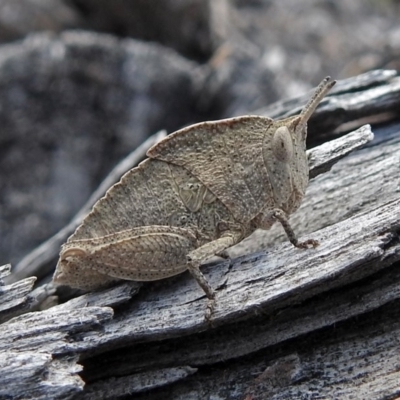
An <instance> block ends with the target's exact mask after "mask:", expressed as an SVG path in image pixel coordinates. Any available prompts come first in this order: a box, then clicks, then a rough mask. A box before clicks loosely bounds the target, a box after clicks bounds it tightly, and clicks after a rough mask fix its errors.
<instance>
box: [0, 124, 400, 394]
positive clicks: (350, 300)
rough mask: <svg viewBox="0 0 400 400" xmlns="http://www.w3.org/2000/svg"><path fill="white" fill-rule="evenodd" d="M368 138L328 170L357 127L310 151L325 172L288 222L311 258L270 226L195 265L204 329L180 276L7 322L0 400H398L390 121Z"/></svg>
mask: <svg viewBox="0 0 400 400" xmlns="http://www.w3.org/2000/svg"><path fill="white" fill-rule="evenodd" d="M375 133H376V138H375V140H374V141H373V142H372V143H371V144H369V145H368V146H367V147H366V148H365V149H363V150H360V151H357V152H355V153H353V154H351V155H349V156H347V157H345V158H344V159H342V160H341V161H339V162H338V163H337V164H336V165H334V166H333V167H332V164H333V160H336V161H337V159H339V158H341V157H342V155H343V151H344V153H346V154H347V150H346V146H348V144H349V143H351V146H353V148H357V147H358V146H359V145H360V143H361V141H362V140H363V141H364V143H365V142H367V141H368V137H369V136H370V133H369V128H368V127H363V128H361V129H360V130H359V131H358V132H356V133H353V134H351V135H350V136H348V137H343V138H341V139H338V141H337V142H335V143H336V144H335V145H334V146H333V144H332V143H326V144H324V145H322V146H320V147H317V148H315V149H312V151H311V152H310V164H311V165H312V166H313V169H312V171H316V172H315V174H317V173H318V172H322V171H325V170H328V169H329V168H330V167H332V169H331V170H330V171H329V172H328V173H325V174H323V175H319V176H317V177H316V178H315V179H313V180H312V181H311V182H310V186H309V189H308V191H307V195H306V198H305V200H304V203H303V205H302V207H301V208H300V209H299V210H298V212H297V213H296V214H295V215H293V218H292V219H291V221H292V224H293V226H294V228H295V229H296V232H298V233H300V236H303V237H305V236H308V237H313V238H315V239H318V240H319V241H320V243H321V245H320V246H319V247H318V248H317V249H315V250H313V249H309V250H305V251H301V250H298V249H294V248H292V247H291V246H290V244H288V243H287V241H286V240H285V241H284V243H280V242H281V241H282V236H281V234H280V231H281V228H280V227H276V228H274V229H273V230H271V232H268V233H267V234H266V235H260V234H258V235H255V236H254V237H252V238H250V239H249V240H248V241H247V242H245V243H243V244H242V245H241V246H242V247H239V248H236V249H232V255H233V256H236V255H238V254H245V255H243V256H241V257H239V258H235V259H232V260H226V261H223V262H218V263H214V264H210V265H209V266H205V267H204V268H203V272H204V273H205V274H206V275H207V278H208V279H209V281H210V283H211V284H212V285H213V287H215V288H217V308H216V313H215V316H214V320H213V325H212V326H209V325H208V324H207V323H205V322H204V319H203V316H204V307H205V303H204V295H203V293H202V291H201V290H200V289H199V288H198V287H197V286H196V283H195V282H194V281H193V280H192V279H191V278H190V276H189V274H183V275H182V276H178V277H175V278H173V279H169V280H165V281H160V282H154V283H148V284H145V285H143V287H142V289H141V290H140V292H139V293H137V285H136V284H135V283H130V282H126V283H122V284H120V285H118V286H116V287H114V288H110V289H108V290H103V291H101V292H97V293H90V294H87V295H84V296H80V297H77V298H75V299H72V300H70V301H69V302H67V303H64V304H61V305H59V306H55V307H53V308H50V309H48V310H45V311H41V312H36V313H27V314H24V315H20V316H18V317H16V318H13V319H11V320H9V321H7V322H6V323H3V324H2V325H0V338H1V339H0V366H1V367H0V370H1V374H0V397H1V396H6V395H8V396H12V398H16V399H19V398H26V395H27V393H28V390H30V392H29V393H35V396H36V397H33V398H49V397H50V398H56V399H57V398H63V399H64V398H75V399H77V398H82V399H111V398H121V397H123V396H127V395H129V394H132V393H136V395H135V398H139V399H140V398H143V399H144V398H145V399H208V398H210V397H212V396H215V397H218V398H227V399H228V398H229V399H246V400H250V399H253V400H254V399H264V398H271V399H287V398H294V399H296V398H313V397H317V396H319V398H350V397H353V398H394V397H395V396H396V395H399V389H398V381H399V380H400V372H399V369H398V360H399V358H400V350H399V346H398V337H399V333H400V323H399V322H398V321H399V313H400V311H399V310H400V308H399V302H400V299H399V297H400V272H399V271H398V268H397V266H398V265H399V264H400V240H399V236H400V235H399V234H400V217H399V216H400V198H399V197H400V196H399V188H400V156H399V154H400V125H399V124H398V125H393V126H391V127H388V128H380V129H377V130H376V131H375ZM350 139H351V141H350ZM339 144H340V145H339ZM332 149H334V150H332ZM343 149H344V150H343ZM327 154H329V156H328V157H325V155H327ZM273 236H275V237H273ZM267 243H268V244H267ZM260 249H262V251H261V252H258V253H256V254H252V253H251V252H252V251H254V250H258V251H259V250H260ZM0 293H2V292H1V290H0ZM132 296H135V297H134V298H132ZM0 298H1V295H0ZM110 307H112V308H113V309H114V311H113V310H112V309H111V308H110ZM77 363H79V365H78V364H77ZM80 365H81V366H83V371H81V369H82V367H80ZM18 371H19V372H18ZM78 374H79V375H80V377H79V375H78ZM17 381H18V382H19V385H17V384H16V382H17ZM83 381H85V382H86V385H85V386H83ZM22 382H23V383H22ZM5 385H8V386H5ZM46 385H47V386H49V385H51V389H50V388H47V386H46ZM46 395H48V396H49V397H46ZM24 396H25V397H24Z"/></svg>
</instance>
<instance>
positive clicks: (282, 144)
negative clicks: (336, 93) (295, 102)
mask: <svg viewBox="0 0 400 400" xmlns="http://www.w3.org/2000/svg"><path fill="white" fill-rule="evenodd" d="M335 83H336V81H332V80H331V78H330V77H327V78H325V79H324V80H323V81H322V82H321V83H320V84H319V86H318V87H317V89H316V90H315V92H314V94H313V96H312V97H311V99H310V101H309V102H308V103H307V104H306V106H305V107H304V108H303V110H302V111H301V113H300V114H299V115H296V116H294V117H289V118H286V119H283V120H280V121H276V122H275V126H274V128H275V131H274V132H273V135H272V141H271V150H272V154H273V159H274V160H276V161H275V163H273V167H271V168H274V173H273V174H272V175H273V176H276V179H277V180H279V183H278V182H276V183H275V188H274V190H275V192H276V193H275V198H276V199H279V201H278V204H277V205H278V206H279V207H281V208H282V209H284V210H285V211H286V212H287V213H291V212H293V211H294V210H295V209H297V208H298V206H299V205H300V200H301V198H302V197H303V195H304V193H305V190H306V187H307V184H308V160H307V154H306V139H307V122H308V120H309V119H310V117H311V115H312V114H313V113H314V111H315V109H316V108H317V106H318V105H319V103H320V102H321V100H322V99H323V98H324V97H325V95H326V94H327V93H328V92H329V90H330V89H331V88H332V87H333V85H334V84H335ZM272 179H275V178H272ZM273 186H274V184H273Z"/></svg>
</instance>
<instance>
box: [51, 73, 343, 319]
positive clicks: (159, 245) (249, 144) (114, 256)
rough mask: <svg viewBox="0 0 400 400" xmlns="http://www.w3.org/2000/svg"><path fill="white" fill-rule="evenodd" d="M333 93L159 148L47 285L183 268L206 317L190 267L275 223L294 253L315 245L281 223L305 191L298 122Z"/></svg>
mask: <svg viewBox="0 0 400 400" xmlns="http://www.w3.org/2000/svg"><path fill="white" fill-rule="evenodd" d="M334 84H335V81H332V80H331V79H330V77H327V78H325V79H324V80H323V81H322V82H321V83H320V85H319V86H318V87H317V89H316V90H315V92H314V95H313V96H312V98H311V99H310V101H309V102H308V103H307V105H306V106H305V107H304V109H303V110H302V111H301V113H300V114H299V115H297V116H294V117H289V118H285V119H282V120H278V121H273V120H272V119H270V118H267V117H261V116H255V115H248V116H242V117H238V118H229V119H225V120H220V121H212V122H203V123H199V124H195V125H192V126H189V127H187V128H184V129H181V130H179V131H177V132H175V133H173V134H171V135H169V136H168V137H166V138H165V139H163V140H161V141H160V142H159V143H157V144H156V145H154V146H153V147H152V148H150V150H148V152H147V156H148V157H149V158H148V159H146V160H145V161H143V162H142V163H141V164H140V165H139V166H138V167H136V168H133V169H132V170H130V171H129V172H127V173H126V174H125V175H124V176H123V177H122V178H121V180H120V182H119V183H117V184H115V185H114V186H113V187H111V188H110V189H109V190H108V191H107V193H106V195H105V196H104V197H103V198H102V199H100V200H99V201H98V202H97V203H96V204H95V206H94V207H93V210H92V211H91V213H90V214H89V215H88V216H87V217H86V218H85V219H84V221H83V222H82V224H81V225H80V226H79V227H78V228H77V230H76V231H75V233H74V234H73V235H72V236H71V237H70V238H69V239H68V241H67V243H65V244H64V245H63V246H62V249H61V253H60V259H59V261H58V264H57V268H56V272H55V274H54V278H53V279H54V282H55V283H57V284H66V285H69V286H72V287H77V288H81V289H89V290H90V289H96V288H99V287H101V286H104V285H106V284H108V283H109V282H110V281H113V280H116V279H127V280H134V281H153V280H158V279H163V278H167V277H170V276H173V275H177V274H180V273H182V272H184V271H185V270H187V269H188V270H189V271H190V273H191V274H192V275H193V277H194V278H195V279H196V281H197V283H198V284H199V285H200V286H201V288H202V289H203V290H204V292H205V293H206V295H207V297H208V299H210V302H209V313H211V312H212V307H213V304H214V303H213V302H214V298H215V293H214V290H213V289H212V287H211V286H210V285H209V283H208V282H207V280H206V278H205V277H204V275H203V274H202V273H201V271H200V268H199V267H200V265H201V264H202V263H203V262H204V261H206V260H207V259H209V258H210V257H211V256H213V255H222V254H223V252H224V250H225V249H227V248H228V247H231V246H233V245H235V244H236V243H238V242H240V241H241V240H243V239H244V238H246V237H247V236H249V235H250V234H251V233H252V232H254V230H256V229H257V228H260V229H269V228H270V227H271V226H272V224H273V223H274V222H275V221H276V220H278V221H279V222H280V223H281V224H282V226H283V228H284V230H285V231H286V234H287V236H288V237H289V240H290V242H291V243H292V244H293V245H294V246H296V247H299V248H308V247H310V246H312V247H315V246H317V245H318V243H317V242H316V241H315V240H313V239H309V240H306V241H304V242H299V241H298V240H297V238H296V235H295V234H294V232H293V230H292V228H291V226H290V224H289V222H288V216H289V215H290V214H292V213H293V212H294V211H296V210H297V209H298V208H299V206H300V203H301V201H302V198H303V196H304V193H305V190H306V187H307V185H308V162H307V155H306V137H307V121H308V119H309V118H310V116H311V115H312V114H313V112H314V110H315V109H316V107H317V106H318V104H319V103H320V102H321V100H322V99H323V98H324V96H325V95H326V94H327V93H328V91H329V90H330V89H331V88H332V86H333V85H334ZM209 315H210V314H209Z"/></svg>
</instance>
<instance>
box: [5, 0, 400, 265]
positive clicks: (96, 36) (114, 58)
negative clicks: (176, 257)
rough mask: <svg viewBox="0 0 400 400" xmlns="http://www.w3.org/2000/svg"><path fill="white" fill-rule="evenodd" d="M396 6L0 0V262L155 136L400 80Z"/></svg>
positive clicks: (36, 239)
mask: <svg viewBox="0 0 400 400" xmlns="http://www.w3.org/2000/svg"><path fill="white" fill-rule="evenodd" d="M399 17H400V1H398V0H303V1H298V0H283V1H282V0H281V1H272V0H271V1H268V0H114V1H109V0H0V43H1V44H0V264H5V263H9V262H11V263H12V264H13V265H14V264H16V263H17V262H18V261H19V260H20V259H21V258H22V257H23V256H24V255H26V254H27V253H28V252H29V251H30V250H32V249H33V248H35V247H36V246H38V245H39V244H40V243H41V242H43V241H44V240H46V239H47V238H49V237H50V236H52V235H53V234H55V233H56V232H57V231H58V230H60V229H61V228H62V227H63V226H65V225H66V224H67V223H68V222H69V221H70V220H71V218H72V217H73V216H74V214H75V213H76V212H77V211H78V210H79V208H80V207H81V206H82V205H83V204H84V203H85V201H86V200H87V199H88V197H89V196H90V194H91V193H92V192H93V191H94V189H95V188H96V187H97V185H98V184H99V183H100V182H101V180H102V179H103V178H104V177H105V176H106V175H107V173H108V171H109V170H110V169H111V168H112V167H113V166H114V165H115V164H116V163H117V162H118V161H119V160H120V159H121V158H123V157H124V156H125V155H127V154H128V153H129V152H131V151H132V150H134V149H135V148H136V147H137V146H138V145H139V144H140V143H141V142H143V141H144V140H145V138H146V137H148V136H149V135H152V134H154V133H155V132H157V131H158V130H160V129H166V130H167V131H168V132H172V131H174V130H177V129H179V128H181V127H183V126H185V125H188V124H191V123H194V122H198V121H203V120H209V119H219V118H226V117H231V116H235V115H241V114H248V113H256V112H257V109H260V108H261V107H265V106H266V105H268V104H270V103H272V102H274V101H277V100H278V99H283V98H289V97H292V96H297V95H300V94H303V93H304V92H305V91H307V90H309V89H311V88H312V87H313V86H315V85H316V84H318V83H319V82H320V80H321V79H322V78H323V77H325V76H326V75H331V76H333V77H334V78H336V79H341V78H346V77H350V76H354V75H358V74H360V73H362V72H365V71H368V70H371V69H376V68H390V69H396V70H399V69H400V24H399V20H400V19H399Z"/></svg>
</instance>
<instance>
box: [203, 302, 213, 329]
mask: <svg viewBox="0 0 400 400" xmlns="http://www.w3.org/2000/svg"><path fill="white" fill-rule="evenodd" d="M214 310H215V297H213V298H211V299H210V298H209V299H208V300H207V308H206V312H205V313H204V319H205V321H206V322H207V323H208V324H209V325H212V316H213V313H214Z"/></svg>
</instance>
